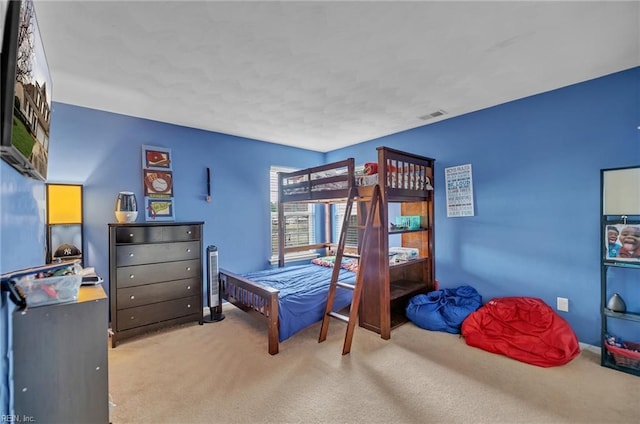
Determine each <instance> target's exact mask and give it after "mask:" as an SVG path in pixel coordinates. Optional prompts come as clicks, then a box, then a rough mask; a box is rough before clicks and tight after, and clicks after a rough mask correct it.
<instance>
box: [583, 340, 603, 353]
mask: <svg viewBox="0 0 640 424" xmlns="http://www.w3.org/2000/svg"><path fill="white" fill-rule="evenodd" d="M579 344H580V350H586V351H588V352H592V353H595V354H596V355H600V354H601V353H602V349H601V348H600V346H594V345H592V344H587V343H582V342H580V343H579Z"/></svg>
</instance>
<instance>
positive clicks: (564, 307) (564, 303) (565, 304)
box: [556, 297, 569, 312]
mask: <svg viewBox="0 0 640 424" xmlns="http://www.w3.org/2000/svg"><path fill="white" fill-rule="evenodd" d="M556 309H557V310H559V311H562V312H569V299H567V298H566V297H559V298H558V304H557V306H556Z"/></svg>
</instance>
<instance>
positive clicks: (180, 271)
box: [116, 259, 202, 289]
mask: <svg viewBox="0 0 640 424" xmlns="http://www.w3.org/2000/svg"><path fill="white" fill-rule="evenodd" d="M201 268H202V263H201V260H200V259H192V260H189V261H177V262H163V263H158V264H145V265H132V266H124V267H118V268H116V288H118V289H121V288H123V287H133V286H140V285H143V284H151V283H160V282H162V281H171V280H180V279H183V278H194V277H200V276H201V275H202V274H201V272H202V270H201Z"/></svg>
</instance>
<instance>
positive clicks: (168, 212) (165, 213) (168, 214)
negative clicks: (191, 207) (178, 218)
mask: <svg viewBox="0 0 640 424" xmlns="http://www.w3.org/2000/svg"><path fill="white" fill-rule="evenodd" d="M144 211H145V214H144V216H145V220H147V221H173V220H174V219H175V216H174V211H173V197H166V198H156V197H145V198H144Z"/></svg>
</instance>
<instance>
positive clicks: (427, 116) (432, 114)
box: [418, 109, 447, 121]
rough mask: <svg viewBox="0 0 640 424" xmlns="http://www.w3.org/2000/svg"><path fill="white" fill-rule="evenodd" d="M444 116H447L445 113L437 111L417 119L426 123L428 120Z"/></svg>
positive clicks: (440, 110)
mask: <svg viewBox="0 0 640 424" xmlns="http://www.w3.org/2000/svg"><path fill="white" fill-rule="evenodd" d="M446 114H447V112H446V111H444V110H442V109H438V110H436V111H435V112H431V113H429V114H427V115H422V116H419V117H418V119H422V120H423V121H428V120H429V119H433V118H439V117H441V116H442V115H446Z"/></svg>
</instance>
